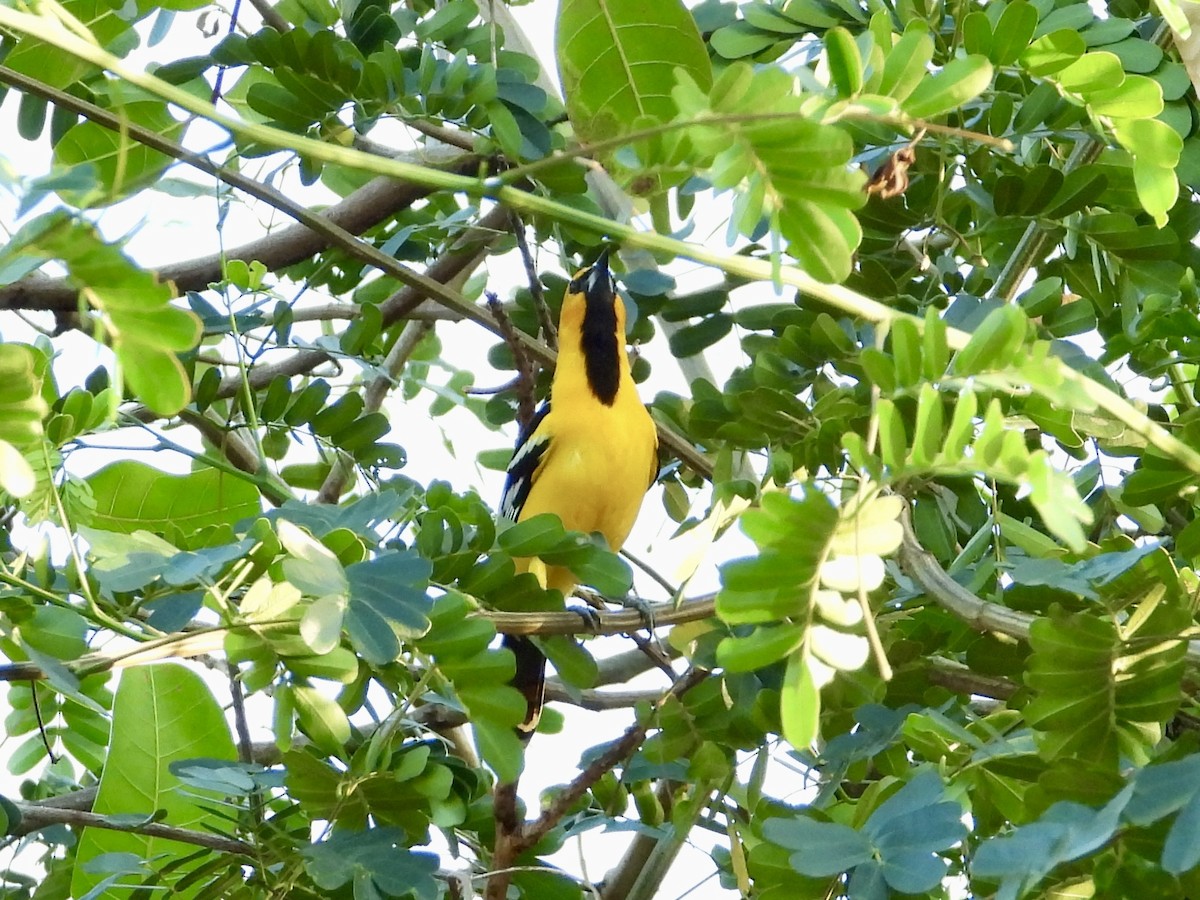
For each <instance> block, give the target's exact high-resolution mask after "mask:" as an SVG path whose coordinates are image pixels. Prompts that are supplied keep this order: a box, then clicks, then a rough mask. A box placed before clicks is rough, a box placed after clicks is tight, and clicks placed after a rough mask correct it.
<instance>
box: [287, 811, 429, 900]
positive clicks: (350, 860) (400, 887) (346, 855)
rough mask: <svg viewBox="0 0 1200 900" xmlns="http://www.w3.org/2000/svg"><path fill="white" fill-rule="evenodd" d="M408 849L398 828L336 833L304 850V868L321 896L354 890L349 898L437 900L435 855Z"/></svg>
mask: <svg viewBox="0 0 1200 900" xmlns="http://www.w3.org/2000/svg"><path fill="white" fill-rule="evenodd" d="M409 844H410V840H409V837H408V836H407V835H406V834H405V833H404V832H403V831H401V830H400V829H398V828H370V829H367V830H366V831H362V832H354V831H349V830H346V831H336V832H334V833H333V834H332V835H331V836H330V837H329V838H328V839H327V840H324V841H321V842H320V843H317V844H312V845H310V846H307V847H304V848H303V850H302V853H303V855H304V857H305V863H304V868H305V871H307V872H308V874H309V876H310V877H311V878H312V880H313V882H314V883H315V884H316V885H317V887H319V888H320V889H321V890H323V891H336V890H338V889H340V888H343V887H345V886H347V885H350V884H353V885H354V896H355V897H356V898H362V900H370V898H376V897H407V896H414V897H415V898H416V900H437V898H438V897H439V896H440V895H441V889H440V887H439V886H438V882H437V881H436V880H435V879H434V874H435V873H436V872H437V867H438V858H437V855H436V854H434V853H423V852H419V851H418V852H414V851H412V850H410V849H409Z"/></svg>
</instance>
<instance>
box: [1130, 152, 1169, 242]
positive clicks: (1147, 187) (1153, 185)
mask: <svg viewBox="0 0 1200 900" xmlns="http://www.w3.org/2000/svg"><path fill="white" fill-rule="evenodd" d="M1133 183H1134V184H1135V185H1136V186H1137V194H1138V200H1139V201H1140V202H1141V204H1142V208H1143V209H1144V210H1146V212H1148V213H1149V214H1150V215H1151V216H1152V217H1153V218H1154V224H1155V225H1157V226H1158V227H1159V228H1166V226H1167V222H1168V218H1167V213H1168V212H1170V210H1171V207H1173V206H1174V205H1175V201H1176V199H1178V197H1179V179H1178V178H1177V177H1176V175H1175V168H1174V166H1160V165H1158V164H1156V163H1152V162H1148V161H1146V160H1143V159H1135V160H1134V161H1133Z"/></svg>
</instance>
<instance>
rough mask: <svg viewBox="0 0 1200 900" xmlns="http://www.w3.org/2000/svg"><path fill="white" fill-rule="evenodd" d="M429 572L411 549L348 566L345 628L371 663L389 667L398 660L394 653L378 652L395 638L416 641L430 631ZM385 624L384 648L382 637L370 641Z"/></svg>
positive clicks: (428, 568)
mask: <svg viewBox="0 0 1200 900" xmlns="http://www.w3.org/2000/svg"><path fill="white" fill-rule="evenodd" d="M431 571H432V568H431V566H430V565H429V562H428V561H427V560H424V559H422V558H421V557H420V556H418V555H417V554H416V553H414V552H412V551H411V550H409V551H404V552H391V553H385V554H383V555H381V556H378V557H376V558H375V559H372V560H368V561H366V562H361V563H355V564H354V565H351V566H347V567H346V578H347V580H348V581H349V585H350V606H349V609H348V611H347V613H346V627H347V629H348V630H349V632H350V637H351V639H352V640H354V641H355V644H356V646H358V647H359V649H360V651H361V652H362V653H363V655H364V657H366V658H367V660H368V661H369V662H372V663H374V664H376V665H385V664H386V663H389V662H391V661H392V660H393V659H395V655H394V653H393V655H392V656H391V658H387V659H384V658H381V656H380V654H379V651H380V649H381V648H382V647H390V646H392V642H394V641H395V640H396V638H395V635H396V634H399V635H400V636H403V637H405V638H415V637H420V636H421V635H423V634H425V633H426V632H427V631H428V630H429V626H430V622H429V610H430V608H431V605H432V604H431V603H430V600H429V597H428V596H427V595H426V593H425V590H426V588H427V586H428V584H429V575H430V572H431ZM381 622H382V623H385V624H384V627H385V628H386V629H387V635H388V636H390V637H391V640H387V639H386V638H383V639H382V640H383V641H384V643H383V644H380V643H379V641H380V638H379V637H378V636H377V637H376V638H374V639H372V638H368V637H367V634H368V633H369V632H370V631H371V629H375V628H378V627H379V625H380V623H381ZM368 649H369V650H370V652H368Z"/></svg>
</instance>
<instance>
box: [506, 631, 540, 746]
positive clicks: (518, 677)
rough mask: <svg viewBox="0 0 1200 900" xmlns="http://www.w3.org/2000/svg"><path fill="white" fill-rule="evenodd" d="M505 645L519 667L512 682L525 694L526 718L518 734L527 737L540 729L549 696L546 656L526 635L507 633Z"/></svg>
mask: <svg viewBox="0 0 1200 900" xmlns="http://www.w3.org/2000/svg"><path fill="white" fill-rule="evenodd" d="M502 646H504V647H507V648H508V649H509V650H511V651H512V653H513V656H514V657H516V660H517V671H516V674H515V675H513V680H512V682H511V684H512V686H513V687H515V688H516V689H517V690H518V691H520V692H521V694H522V695H524V697H525V720H524V721H523V722H522V723H521V724H520V725H518V726H517V736H518V737H519V738H520V739H521V740H522V741H528V740H529V739H530V738H531V737H532V736H533V733H534V732H535V731H536V730H537V726H538V720H540V719H541V717H542V704H543V703H544V702H545V698H546V657H545V656H544V655H543V654H542V651H541V650H539V649H538V647H537V645H536V644H535V643H534V642H533V641H531V640H530V639H529V638H527V637H518V636H517V635H512V634H506V635H504V640H503V642H502Z"/></svg>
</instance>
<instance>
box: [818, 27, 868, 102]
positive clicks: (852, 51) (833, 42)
mask: <svg viewBox="0 0 1200 900" xmlns="http://www.w3.org/2000/svg"><path fill="white" fill-rule="evenodd" d="M825 60H826V62H827V63H828V65H829V75H830V77H831V78H832V80H833V84H834V87H836V88H837V92H838V95H839V96H842V97H853V96H854V95H855V94H857V93H858V92H859V91H861V90H862V86H863V60H862V54H861V53H860V52H859V49H858V44H857V42H855V40H854V38H853V37H852V36H851V34H850V32H848V31H847V30H846V29H844V28H831V29H829V31H827V32H825Z"/></svg>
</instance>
